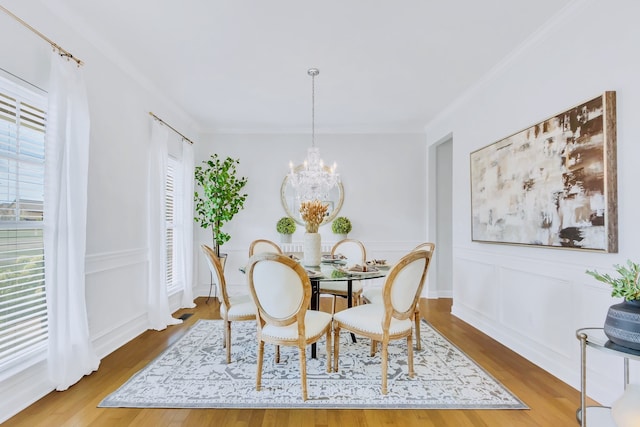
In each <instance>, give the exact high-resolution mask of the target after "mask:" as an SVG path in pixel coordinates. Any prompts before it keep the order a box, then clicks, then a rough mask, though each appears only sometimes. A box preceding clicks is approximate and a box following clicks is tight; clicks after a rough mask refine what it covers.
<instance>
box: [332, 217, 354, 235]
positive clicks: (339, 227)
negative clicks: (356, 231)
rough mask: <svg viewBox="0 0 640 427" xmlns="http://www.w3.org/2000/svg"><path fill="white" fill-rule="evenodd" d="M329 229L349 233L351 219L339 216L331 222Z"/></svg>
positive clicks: (337, 232) (338, 232) (339, 232)
mask: <svg viewBox="0 0 640 427" xmlns="http://www.w3.org/2000/svg"><path fill="white" fill-rule="evenodd" d="M331 231H333V232H334V233H336V234H349V232H350V231H351V221H349V218H347V217H346V216H339V217H338V218H336V219H335V220H333V222H332V223H331Z"/></svg>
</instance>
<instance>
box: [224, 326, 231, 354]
mask: <svg viewBox="0 0 640 427" xmlns="http://www.w3.org/2000/svg"><path fill="white" fill-rule="evenodd" d="M224 323H225V325H224V326H225V328H224V341H225V344H224V345H225V347H227V364H229V363H231V322H230V321H228V320H227V321H226V322H224Z"/></svg>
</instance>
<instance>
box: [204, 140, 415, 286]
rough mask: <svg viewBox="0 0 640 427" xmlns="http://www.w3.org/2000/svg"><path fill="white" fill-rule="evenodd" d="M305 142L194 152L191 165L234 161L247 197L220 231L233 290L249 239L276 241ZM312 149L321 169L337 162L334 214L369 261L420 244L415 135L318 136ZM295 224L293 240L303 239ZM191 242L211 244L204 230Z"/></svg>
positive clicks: (219, 145)
mask: <svg viewBox="0 0 640 427" xmlns="http://www.w3.org/2000/svg"><path fill="white" fill-rule="evenodd" d="M310 144H311V135H310V134H303V135H299V134H286V133H283V134H229V135H205V136H203V138H202V141H200V142H199V143H198V144H197V145H196V147H195V151H196V165H199V164H201V162H202V161H203V160H206V159H208V158H209V156H210V155H211V154H214V153H217V154H218V155H219V156H222V157H226V156H231V157H233V158H238V159H240V165H239V166H238V173H239V175H240V176H246V177H247V178H248V183H247V187H246V192H247V193H248V198H247V201H246V204H245V209H244V210H242V211H241V212H240V213H239V214H238V215H237V216H236V217H235V218H234V219H233V220H232V221H231V222H229V223H228V224H227V226H225V230H227V231H228V232H229V234H230V235H231V240H230V241H229V242H227V243H226V244H225V245H223V246H222V248H221V249H222V252H225V253H228V254H229V259H228V260H227V263H228V264H227V266H226V267H225V275H226V278H227V281H228V282H229V284H230V285H232V286H244V285H245V278H244V276H243V275H242V273H240V272H239V271H238V267H239V266H241V265H244V263H246V261H247V257H248V252H249V244H250V243H251V241H253V240H254V239H259V238H265V239H270V240H273V241H276V242H278V241H279V235H278V233H277V232H276V228H275V227H276V222H277V221H278V219H280V218H281V217H283V216H285V215H286V214H285V211H284V208H283V207H282V204H281V203H280V186H281V184H282V180H283V179H284V177H285V175H286V174H287V172H288V171H289V161H292V162H293V163H294V164H299V163H302V161H303V159H304V157H305V156H306V151H307V148H308V147H309V145H310ZM316 145H317V146H318V147H319V148H320V154H321V157H322V159H323V160H324V161H325V163H328V164H332V163H333V162H334V161H335V162H337V164H338V171H339V172H340V176H341V178H342V181H343V186H344V193H345V196H344V204H343V206H342V210H341V211H340V213H339V215H340V216H343V215H344V216H347V217H349V218H350V219H351V222H352V224H353V230H352V232H351V233H349V237H352V238H355V239H360V240H362V241H363V242H364V243H365V245H366V247H367V255H368V256H369V257H371V258H374V257H375V258H385V259H389V260H390V261H391V260H395V259H398V258H400V256H402V255H403V252H406V251H407V250H410V249H411V248H413V247H414V246H416V245H417V244H418V243H420V242H422V241H424V240H425V238H426V237H425V236H426V222H425V220H424V213H425V211H426V196H425V195H426V165H425V159H426V146H425V143H424V135H418V134H378V135H364V134H349V135H344V134H343V135H335V134H319V135H318V134H316ZM319 231H320V233H321V235H322V240H323V242H335V241H336V238H335V237H334V235H333V233H332V232H331V228H330V225H325V226H322V227H321V228H320V230H319ZM303 235H304V227H303V226H300V225H299V226H298V227H297V229H296V232H295V233H294V235H293V240H294V241H300V242H301V241H302V239H303ZM194 241H195V243H196V244H197V245H200V244H201V243H207V244H211V233H210V230H206V231H205V230H202V229H200V228H199V227H197V230H196V235H195V238H194ZM197 253H198V254H199V258H200V260H199V265H198V271H199V274H198V275H197V277H198V282H197V283H198V284H200V285H201V286H200V288H199V290H198V293H199V294H200V295H206V292H208V290H209V286H208V284H209V283H210V276H209V273H208V270H207V266H206V262H205V260H204V258H203V256H202V253H201V251H199V250H198V251H197Z"/></svg>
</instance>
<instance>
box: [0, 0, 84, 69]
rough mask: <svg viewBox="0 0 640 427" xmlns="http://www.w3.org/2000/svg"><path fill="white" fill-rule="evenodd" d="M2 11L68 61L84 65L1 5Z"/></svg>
mask: <svg viewBox="0 0 640 427" xmlns="http://www.w3.org/2000/svg"><path fill="white" fill-rule="evenodd" d="M0 10H2V11H3V12H4V13H6V14H7V15H9V16H10V17H12V18H13V19H15V20H16V21H18V22H19V23H20V24H22V25H24V26H25V27H27V28H28V29H29V30H31V31H33V32H34V33H35V34H36V35H37V36H39V37H40V38H41V39H43V40H44V41H46V42H47V43H49V44H50V45H51V47H52V48H54V49H56V50H57V51H58V52H60V55H61V56H66V57H67V58H68V59H71V60H73V61H75V62H76V64H78V67H79V66H81V65H84V62H82V61H81V60H80V59H78V58H76V57H75V56H73V55H72V54H71V52H69V51H68V50H65V49H63V48H62V47H60V46H59V45H57V44H56V43H54V42H53V40H51V39H50V38H48V37H47V36H45V35H44V34H42V33H41V32H40V31H38V30H36V29H35V28H33V27H32V26H31V25H29V24H27V23H26V22H25V21H23V20H22V19H20V18H19V17H17V16H16V15H14V14H13V13H12V12H11V11H10V10H9V9H7V8H6V7H4V6H2V5H0Z"/></svg>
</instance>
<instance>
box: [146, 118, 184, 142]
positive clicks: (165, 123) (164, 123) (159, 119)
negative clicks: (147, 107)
mask: <svg viewBox="0 0 640 427" xmlns="http://www.w3.org/2000/svg"><path fill="white" fill-rule="evenodd" d="M149 115H150V116H151V117H153V118H154V119H156V120H157V121H159V122H160V123H162V124H163V125H165V126H167V127H168V128H169V129H171V130H172V131H174V132H175V133H177V134H178V135H180V136H181V137H182V139H184V140H185V141H187V142H188V143H189V144H191V145H193V141H192V140H190V139H189V138H187V137H186V136H184V135H183V134H182V133H180V132H178V131H177V130H176V128H174V127H173V126H171V125H170V124H169V123H167V122H165V121H164V120H162V119H161V118H160V117H158V116H156V115H155V114H153V113H152V112H151V111H149Z"/></svg>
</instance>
